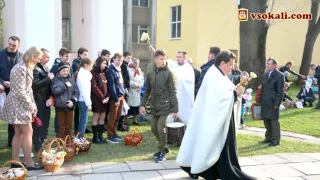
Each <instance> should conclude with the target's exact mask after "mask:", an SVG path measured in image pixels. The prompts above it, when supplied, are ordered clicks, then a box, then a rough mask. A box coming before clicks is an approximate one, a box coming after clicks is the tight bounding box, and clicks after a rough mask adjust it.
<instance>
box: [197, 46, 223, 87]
mask: <svg viewBox="0 0 320 180" xmlns="http://www.w3.org/2000/svg"><path fill="white" fill-rule="evenodd" d="M220 51H221V49H220V48H219V47H215V46H214V47H210V51H209V53H208V62H207V63H206V64H204V65H203V66H201V67H200V68H201V74H200V78H199V82H198V84H197V86H196V91H197V92H198V91H199V89H200V86H201V83H202V81H203V78H204V76H205V75H206V73H207V71H208V69H209V68H210V67H211V66H212V65H213V64H214V63H215V61H216V60H215V58H216V56H217V55H218V54H219V52H220Z"/></svg>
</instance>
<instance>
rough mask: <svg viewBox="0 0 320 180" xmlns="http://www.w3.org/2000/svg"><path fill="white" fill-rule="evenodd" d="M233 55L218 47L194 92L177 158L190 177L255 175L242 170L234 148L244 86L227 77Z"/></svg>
mask: <svg viewBox="0 0 320 180" xmlns="http://www.w3.org/2000/svg"><path fill="white" fill-rule="evenodd" d="M234 59H235V55H234V54H233V53H232V52H230V51H228V50H225V51H221V52H220V53H219V54H218V55H217V57H216V62H215V65H213V66H211V67H210V69H209V70H208V72H207V73H206V76H205V77H204V80H203V83H202V85H201V87H200V89H199V92H198V94H197V98H196V101H195V104H194V109H193V111H192V113H191V117H190V119H189V123H188V128H187V129H186V132H185V134H184V138H183V141H182V144H181V146H180V150H179V154H178V157H177V160H176V161H177V163H178V164H179V165H180V166H181V168H182V169H183V170H184V171H186V172H187V173H188V174H189V175H190V177H192V178H195V179H197V178H198V177H199V176H200V177H203V178H205V179H210V180H214V179H222V180H238V179H240V180H247V179H248V180H251V179H255V178H253V177H250V176H248V175H247V174H245V173H244V172H242V171H241V168H240V165H239V162H238V157H237V152H236V130H237V128H236V126H237V125H238V124H239V120H240V116H239V113H238V112H237V111H240V107H241V99H240V97H241V94H242V93H243V90H244V88H243V87H242V86H240V87H236V86H234V85H233V83H232V82H231V81H230V80H229V79H228V75H229V74H230V72H231V69H232V65H233V63H234V62H233V61H234Z"/></svg>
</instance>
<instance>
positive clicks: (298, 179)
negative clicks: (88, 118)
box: [27, 153, 320, 180]
mask: <svg viewBox="0 0 320 180" xmlns="http://www.w3.org/2000/svg"><path fill="white" fill-rule="evenodd" d="M239 161H240V165H241V167H242V170H243V171H245V172H246V173H248V174H249V175H251V176H254V177H258V179H268V180H271V179H273V180H285V179H288V180H303V179H305V180H319V179H320V153H284V154H274V155H261V156H252V157H240V158H239ZM27 179H29V180H42V179H49V180H58V179H63V180H69V179H75V180H91V179H99V180H100V179H110V180H157V179H180V180H181V179H186V180H187V179H190V178H189V177H188V175H187V174H186V173H185V172H184V171H182V170H181V169H180V168H179V166H178V165H177V164H176V163H175V161H174V160H168V161H165V162H164V163H155V162H153V161H139V162H127V163H108V162H100V163H65V164H64V165H63V166H62V167H61V169H60V170H58V171H57V172H54V173H48V172H45V171H42V170H41V171H29V173H28V178H27Z"/></svg>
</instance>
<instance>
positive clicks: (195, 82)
mask: <svg viewBox="0 0 320 180" xmlns="http://www.w3.org/2000/svg"><path fill="white" fill-rule="evenodd" d="M187 62H188V63H189V64H190V65H191V66H192V59H191V58H188V59H187ZM192 68H193V71H194V99H196V94H197V88H196V86H197V84H198V83H199V80H200V71H199V70H198V69H196V68H194V67H193V66H192Z"/></svg>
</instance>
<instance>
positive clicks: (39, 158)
mask: <svg viewBox="0 0 320 180" xmlns="http://www.w3.org/2000/svg"><path fill="white" fill-rule="evenodd" d="M55 139H56V138H50V139H49V140H47V141H46V142H44V143H43V145H42V148H41V149H40V150H39V152H38V161H39V164H42V152H43V150H45V149H48V147H49V144H50V142H51V141H53V140H55Z"/></svg>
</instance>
